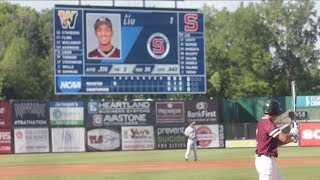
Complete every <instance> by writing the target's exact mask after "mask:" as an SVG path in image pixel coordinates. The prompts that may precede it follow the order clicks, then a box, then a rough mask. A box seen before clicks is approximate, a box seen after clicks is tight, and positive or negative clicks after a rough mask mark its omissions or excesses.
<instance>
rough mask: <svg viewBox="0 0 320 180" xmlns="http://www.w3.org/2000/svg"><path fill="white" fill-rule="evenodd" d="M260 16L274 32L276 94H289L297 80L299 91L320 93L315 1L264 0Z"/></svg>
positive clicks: (274, 85)
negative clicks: (291, 83) (291, 86)
mask: <svg viewBox="0 0 320 180" xmlns="http://www.w3.org/2000/svg"><path fill="white" fill-rule="evenodd" d="M258 7H259V11H260V14H261V19H263V20H264V24H265V26H266V27H267V28H268V30H269V31H270V33H271V34H272V38H271V44H270V49H271V51H272V58H273V64H272V66H270V67H269V71H270V73H271V74H273V76H272V77H270V79H269V80H268V82H269V84H270V85H271V86H270V88H271V89H272V91H273V93H272V94H273V95H274V96H285V95H290V82H291V81H292V80H296V81H297V84H298V87H299V92H300V93H304V94H316V93H319V66H318V61H319V57H320V56H319V49H318V48H319V47H317V46H316V43H317V41H318V40H317V37H318V36H319V34H318V33H319V32H318V29H317V27H318V26H319V17H317V14H316V10H315V9H314V7H315V3H314V2H313V1H310V0H308V1H283V0H279V1H263V2H262V3H261V4H259V5H258Z"/></svg>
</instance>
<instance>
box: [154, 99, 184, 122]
mask: <svg viewBox="0 0 320 180" xmlns="http://www.w3.org/2000/svg"><path fill="white" fill-rule="evenodd" d="M155 106H156V123H157V124H163V123H177V124H181V123H184V122H185V116H184V113H185V112H184V101H158V102H155Z"/></svg>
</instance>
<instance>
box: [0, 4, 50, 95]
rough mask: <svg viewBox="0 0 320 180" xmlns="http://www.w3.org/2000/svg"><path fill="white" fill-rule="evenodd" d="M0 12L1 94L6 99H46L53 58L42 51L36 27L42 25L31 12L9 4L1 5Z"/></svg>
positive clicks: (42, 42)
mask: <svg viewBox="0 0 320 180" xmlns="http://www.w3.org/2000/svg"><path fill="white" fill-rule="evenodd" d="M0 12H1V13H0V24H1V26H0V38H1V39H2V40H3V41H2V42H1V44H0V75H1V76H2V77H3V79H4V82H5V83H4V87H3V93H4V95H5V96H6V98H8V99H47V98H48V97H50V96H52V92H53V91H52V89H51V88H52V85H51V86H50V84H52V78H53V71H52V67H53V65H50V64H51V63H53V60H52V59H53V56H52V54H51V55H50V54H49V51H48V49H46V48H44V47H46V46H45V44H46V41H44V39H43V38H42V37H43V36H42V35H43V34H44V33H40V32H42V31H41V30H42V29H41V28H40V27H44V26H42V25H41V24H40V23H41V21H39V19H40V20H41V19H42V18H39V13H37V12H36V11H35V10H32V9H30V8H25V7H20V6H19V5H11V4H9V3H1V6H0ZM51 16H52V15H51ZM51 21H52V20H50V21H49V22H51ZM49 34H50V33H49ZM51 34H52V33H51ZM47 36H48V37H49V36H50V37H51V35H48V34H47ZM50 56H51V57H52V58H50ZM50 59H51V60H52V61H51V62H49V60H50ZM48 78H50V80H49V79H48ZM48 88H50V89H48ZM48 92H50V93H48Z"/></svg>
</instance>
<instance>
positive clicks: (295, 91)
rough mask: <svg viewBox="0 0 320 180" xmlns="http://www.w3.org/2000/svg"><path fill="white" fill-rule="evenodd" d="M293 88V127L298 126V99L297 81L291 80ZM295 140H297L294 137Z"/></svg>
mask: <svg viewBox="0 0 320 180" xmlns="http://www.w3.org/2000/svg"><path fill="white" fill-rule="evenodd" d="M291 90H292V108H293V127H294V128H295V127H298V123H297V119H296V111H297V110H296V100H297V85H296V82H295V81H291ZM294 142H297V140H296V139H294Z"/></svg>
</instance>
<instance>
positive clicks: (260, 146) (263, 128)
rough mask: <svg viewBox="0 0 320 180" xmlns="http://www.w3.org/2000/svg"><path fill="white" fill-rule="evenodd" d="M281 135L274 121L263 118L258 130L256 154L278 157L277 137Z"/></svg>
mask: <svg viewBox="0 0 320 180" xmlns="http://www.w3.org/2000/svg"><path fill="white" fill-rule="evenodd" d="M280 133H281V131H280V129H279V128H277V126H276V124H275V123H274V122H273V121H272V120H270V119H267V118H262V119H261V120H260V121H259V123H258V124H257V128H256V140H257V141H256V142H257V148H256V154H264V155H274V156H278V150H277V146H278V143H277V141H278V140H277V139H276V136H278V135H279V134H280Z"/></svg>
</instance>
